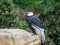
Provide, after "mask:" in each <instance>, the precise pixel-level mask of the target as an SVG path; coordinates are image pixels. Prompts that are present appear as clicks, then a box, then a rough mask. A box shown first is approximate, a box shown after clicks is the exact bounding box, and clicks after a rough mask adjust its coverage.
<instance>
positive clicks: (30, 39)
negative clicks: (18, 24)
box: [0, 29, 41, 45]
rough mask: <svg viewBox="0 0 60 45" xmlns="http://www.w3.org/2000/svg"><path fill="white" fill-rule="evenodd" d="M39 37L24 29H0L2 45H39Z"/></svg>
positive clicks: (0, 43)
mask: <svg viewBox="0 0 60 45" xmlns="http://www.w3.org/2000/svg"><path fill="white" fill-rule="evenodd" d="M39 44H41V41H40V39H39V36H38V35H32V34H30V33H28V32H27V31H25V30H22V29H0V45H39Z"/></svg>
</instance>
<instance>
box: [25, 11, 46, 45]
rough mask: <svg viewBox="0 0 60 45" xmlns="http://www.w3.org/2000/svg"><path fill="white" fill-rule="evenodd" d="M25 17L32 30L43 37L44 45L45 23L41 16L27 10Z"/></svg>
mask: <svg viewBox="0 0 60 45" xmlns="http://www.w3.org/2000/svg"><path fill="white" fill-rule="evenodd" d="M24 15H25V19H26V21H27V23H28V25H29V27H30V28H31V30H32V32H33V33H34V34H36V35H39V37H40V39H41V45H44V42H45V33H44V25H43V23H42V22H41V20H40V19H39V18H37V17H36V16H34V14H33V12H29V11H28V12H26V13H25V14H24Z"/></svg>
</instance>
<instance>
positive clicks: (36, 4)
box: [0, 0, 60, 45]
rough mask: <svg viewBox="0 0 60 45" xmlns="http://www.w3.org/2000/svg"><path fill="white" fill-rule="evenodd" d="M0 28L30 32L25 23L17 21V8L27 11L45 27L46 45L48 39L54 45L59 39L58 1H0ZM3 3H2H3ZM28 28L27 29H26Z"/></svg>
mask: <svg viewBox="0 0 60 45" xmlns="http://www.w3.org/2000/svg"><path fill="white" fill-rule="evenodd" d="M0 2H1V3H0V28H22V29H26V30H27V31H29V32H31V29H30V28H29V27H28V25H27V23H26V21H25V20H24V21H22V20H21V19H19V15H18V8H17V7H19V8H21V9H23V10H24V9H29V10H31V11H33V12H35V13H36V15H37V16H38V18H39V19H41V21H42V22H43V24H44V26H45V33H46V38H47V37H48V39H46V45H47V43H48V45H54V44H51V43H49V38H50V39H51V41H52V42H54V43H55V45H58V43H57V41H59V40H60V39H59V38H58V37H60V35H59V33H60V31H59V30H60V0H24V1H22V0H8V1H7V3H6V0H5V1H4V0H1V1H0ZM3 2H4V3H3ZM27 28H28V29H27ZM59 45H60V44H59Z"/></svg>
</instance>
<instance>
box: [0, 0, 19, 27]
mask: <svg viewBox="0 0 60 45" xmlns="http://www.w3.org/2000/svg"><path fill="white" fill-rule="evenodd" d="M12 4H13V3H10V2H9V1H2V2H1V3H0V28H13V27H14V28H17V27H18V25H19V23H18V22H19V16H18V12H17V9H16V8H15V7H14V6H13V5H12Z"/></svg>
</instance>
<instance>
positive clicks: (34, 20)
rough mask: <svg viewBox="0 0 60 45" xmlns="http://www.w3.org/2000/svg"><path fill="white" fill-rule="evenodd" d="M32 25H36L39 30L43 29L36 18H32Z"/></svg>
mask: <svg viewBox="0 0 60 45" xmlns="http://www.w3.org/2000/svg"><path fill="white" fill-rule="evenodd" d="M32 24H34V25H36V26H38V27H40V28H44V26H43V24H42V22H41V21H40V20H39V19H38V18H37V17H34V18H33V19H32Z"/></svg>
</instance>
